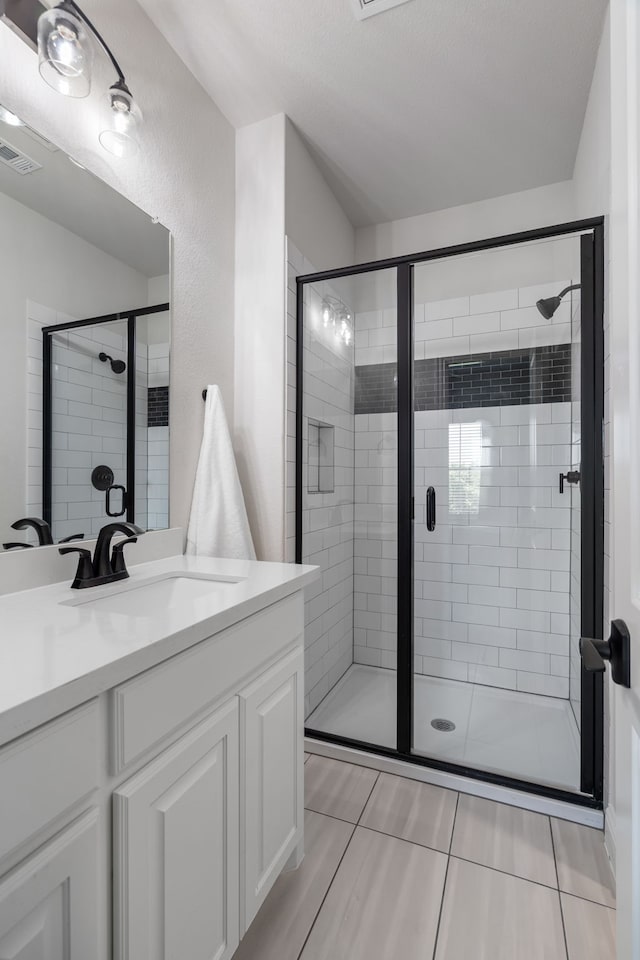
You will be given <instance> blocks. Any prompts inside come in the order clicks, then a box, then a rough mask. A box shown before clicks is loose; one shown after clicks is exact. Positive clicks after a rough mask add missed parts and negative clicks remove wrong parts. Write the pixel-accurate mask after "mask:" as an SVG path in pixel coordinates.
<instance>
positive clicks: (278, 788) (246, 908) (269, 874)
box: [240, 649, 304, 933]
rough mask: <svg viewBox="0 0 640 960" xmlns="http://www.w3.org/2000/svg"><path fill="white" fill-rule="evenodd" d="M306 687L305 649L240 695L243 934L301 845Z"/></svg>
mask: <svg viewBox="0 0 640 960" xmlns="http://www.w3.org/2000/svg"><path fill="white" fill-rule="evenodd" d="M303 687H304V670H303V651H302V650H301V649H300V650H296V651H294V652H293V653H291V654H289V655H287V656H286V657H285V658H284V659H283V660H280V661H279V662H278V663H277V664H276V665H275V666H274V667H272V669H271V670H269V671H267V673H265V674H263V675H262V676H261V677H259V678H258V679H257V680H256V681H255V682H254V683H252V684H251V685H250V686H249V687H247V688H246V689H245V690H243V691H242V693H241V694H240V711H241V723H240V728H241V730H242V733H243V736H242V744H243V753H242V783H243V787H242V791H241V795H242V797H243V798H244V806H243V824H242V829H241V837H240V851H241V854H240V856H241V867H242V871H243V876H242V881H241V891H242V897H243V903H242V931H243V933H244V931H245V930H246V929H247V927H248V926H249V924H250V923H251V921H252V920H253V918H254V916H255V915H256V913H257V912H258V910H259V908H260V906H261V904H262V902H263V900H264V899H265V897H266V896H267V894H268V893H269V890H270V889H271V887H272V886H273V884H274V882H275V880H276V879H277V877H278V875H279V874H280V872H281V870H282V868H283V867H284V865H285V863H286V862H287V860H288V858H289V856H290V855H291V853H292V852H293V850H294V848H295V847H296V846H297V845H298V843H300V842H301V841H302V836H303V823H304V819H303V818H304V812H303V808H304V798H303V789H304V785H303V770H304V719H303Z"/></svg>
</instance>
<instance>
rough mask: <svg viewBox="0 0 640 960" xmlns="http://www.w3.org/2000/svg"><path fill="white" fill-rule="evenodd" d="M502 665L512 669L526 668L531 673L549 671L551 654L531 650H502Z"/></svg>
mask: <svg viewBox="0 0 640 960" xmlns="http://www.w3.org/2000/svg"><path fill="white" fill-rule="evenodd" d="M500 666H501V667H507V668H508V669H510V670H525V671H527V672H530V673H549V672H550V663H549V655H548V654H546V653H533V652H531V651H529V650H501V651H500Z"/></svg>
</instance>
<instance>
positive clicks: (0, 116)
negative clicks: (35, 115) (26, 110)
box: [0, 103, 24, 127]
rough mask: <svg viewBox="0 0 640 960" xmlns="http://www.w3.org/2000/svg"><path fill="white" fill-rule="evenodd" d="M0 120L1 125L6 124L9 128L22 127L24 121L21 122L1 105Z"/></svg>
mask: <svg viewBox="0 0 640 960" xmlns="http://www.w3.org/2000/svg"><path fill="white" fill-rule="evenodd" d="M0 120H2V122H3V123H8V124H9V126H11V127H24V120H21V119H20V117H18V116H16V114H15V113H13V112H12V111H11V110H7V108H6V107H3V106H2V104H1V103H0Z"/></svg>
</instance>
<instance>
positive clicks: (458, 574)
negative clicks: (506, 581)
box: [452, 563, 500, 587]
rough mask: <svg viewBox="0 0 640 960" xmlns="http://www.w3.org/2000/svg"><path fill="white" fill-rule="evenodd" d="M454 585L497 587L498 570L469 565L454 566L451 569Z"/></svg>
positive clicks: (498, 580)
mask: <svg viewBox="0 0 640 960" xmlns="http://www.w3.org/2000/svg"><path fill="white" fill-rule="evenodd" d="M452 580H453V582H454V583H472V584H484V585H487V586H492V587H497V586H498V584H499V582H500V568H499V567H486V566H480V565H476V564H471V563H459V564H454V565H453V567H452Z"/></svg>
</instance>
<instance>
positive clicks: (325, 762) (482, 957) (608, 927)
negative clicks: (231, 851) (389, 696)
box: [234, 756, 615, 960]
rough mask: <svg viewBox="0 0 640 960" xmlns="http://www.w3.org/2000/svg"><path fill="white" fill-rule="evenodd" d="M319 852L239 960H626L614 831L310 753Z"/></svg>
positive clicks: (309, 852)
mask: <svg viewBox="0 0 640 960" xmlns="http://www.w3.org/2000/svg"><path fill="white" fill-rule="evenodd" d="M305 773H306V806H307V811H306V819H305V831H306V833H305V847H306V854H305V858H304V861H303V863H302V866H301V867H300V868H299V870H297V871H291V872H288V873H285V874H283V875H282V876H281V877H280V878H279V880H278V881H277V883H276V884H275V886H274V888H273V890H272V891H271V893H270V894H269V897H268V898H267V900H266V901H265V903H264V905H263V907H262V909H261V910H260V912H259V914H258V916H257V917H256V919H255V921H254V923H253V924H252V926H251V929H250V930H249V932H248V933H247V935H246V937H245V939H244V940H243V942H242V943H241V945H240V948H239V950H238V952H237V953H236V954H235V957H234V960H399V958H402V960H469V958H473V960H614V957H615V939H614V938H615V934H614V929H615V910H614V909H613V907H614V905H615V900H614V892H613V878H612V875H611V871H610V868H609V863H608V860H607V857H606V853H605V849H604V845H603V843H602V834H601V833H600V832H599V831H596V830H592V829H590V828H589V827H582V826H577V825H576V824H573V823H568V822H566V821H563V820H556V819H553V818H549V817H546V816H543V815H542V814H538V813H531V812H529V811H526V810H520V809H518V808H515V807H509V806H506V805H504V804H498V803H494V802H493V801H490V800H483V799H480V798H478V797H471V796H467V795H465V794H457V793H454V792H453V791H450V790H443V789H442V788H440V787H435V786H431V785H430V784H424V783H419V782H417V781H415V780H408V779H405V778H402V777H395V776H391V775H389V774H385V773H380V774H379V773H377V772H376V771H375V770H370V769H368V768H365V767H358V766H355V765H353V764H350V763H344V762H341V761H338V760H330V759H327V758H325V757H319V756H310V757H308V759H307V763H306V766H305Z"/></svg>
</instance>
